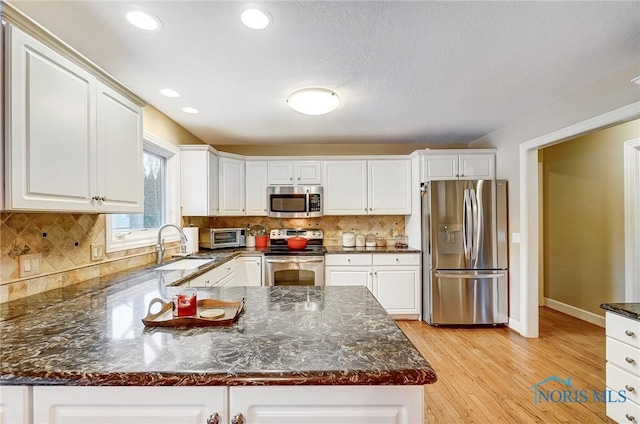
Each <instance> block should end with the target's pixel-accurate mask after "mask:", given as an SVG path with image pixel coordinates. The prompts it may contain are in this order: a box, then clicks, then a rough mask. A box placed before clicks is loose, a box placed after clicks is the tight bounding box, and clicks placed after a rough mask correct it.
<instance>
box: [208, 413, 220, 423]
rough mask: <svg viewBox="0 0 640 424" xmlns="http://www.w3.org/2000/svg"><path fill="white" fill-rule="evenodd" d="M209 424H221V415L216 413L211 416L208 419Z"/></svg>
mask: <svg viewBox="0 0 640 424" xmlns="http://www.w3.org/2000/svg"><path fill="white" fill-rule="evenodd" d="M207 424H220V415H218V413H217V412H214V413H213V415H209V418H207Z"/></svg>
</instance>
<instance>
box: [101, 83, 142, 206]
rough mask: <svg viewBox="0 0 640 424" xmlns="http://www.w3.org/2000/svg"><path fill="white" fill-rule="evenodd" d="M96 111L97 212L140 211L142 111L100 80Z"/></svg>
mask: <svg viewBox="0 0 640 424" xmlns="http://www.w3.org/2000/svg"><path fill="white" fill-rule="evenodd" d="M97 110H98V118H97V124H98V138H97V140H98V141H97V146H98V161H97V162H98V163H97V166H96V169H97V173H98V177H97V178H98V189H97V192H96V194H97V195H98V196H100V200H99V202H98V205H99V211H101V212H118V213H139V212H142V211H143V193H144V190H143V183H144V181H143V178H144V173H143V170H142V110H141V109H140V107H139V106H138V105H136V104H135V103H133V102H131V101H130V100H128V99H126V98H125V97H124V96H122V95H121V94H119V93H117V92H116V91H115V90H113V89H111V88H109V87H107V86H106V85H104V84H102V83H101V82H98V98H97Z"/></svg>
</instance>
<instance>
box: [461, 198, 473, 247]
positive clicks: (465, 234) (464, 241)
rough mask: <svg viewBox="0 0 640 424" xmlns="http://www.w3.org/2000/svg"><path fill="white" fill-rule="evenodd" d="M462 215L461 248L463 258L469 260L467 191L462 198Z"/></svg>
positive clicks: (469, 202) (469, 231) (468, 205)
mask: <svg viewBox="0 0 640 424" xmlns="http://www.w3.org/2000/svg"><path fill="white" fill-rule="evenodd" d="M463 200H464V203H463V209H464V210H463V213H462V247H463V249H464V258H465V259H469V253H470V249H471V243H470V236H471V234H472V233H473V232H472V228H471V200H470V198H469V189H468V188H465V189H464V197H463Z"/></svg>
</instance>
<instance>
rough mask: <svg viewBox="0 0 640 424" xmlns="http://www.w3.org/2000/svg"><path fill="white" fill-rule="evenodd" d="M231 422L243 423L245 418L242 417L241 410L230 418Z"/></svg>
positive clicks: (232, 423) (233, 423) (235, 423)
mask: <svg viewBox="0 0 640 424" xmlns="http://www.w3.org/2000/svg"><path fill="white" fill-rule="evenodd" d="M231 424H245V420H244V417H243V416H242V412H240V413H239V414H237V415H236V416H235V417H233V419H232V420H231Z"/></svg>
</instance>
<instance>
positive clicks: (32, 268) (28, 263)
mask: <svg viewBox="0 0 640 424" xmlns="http://www.w3.org/2000/svg"><path fill="white" fill-rule="evenodd" d="M41 265H42V254H41V253H32V254H30V255H20V256H18V267H19V270H18V275H19V277H20V278H23V277H31V276H32V275H38V274H40V273H41V272H42V271H41V270H40V267H41Z"/></svg>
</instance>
